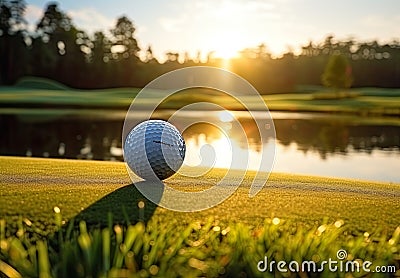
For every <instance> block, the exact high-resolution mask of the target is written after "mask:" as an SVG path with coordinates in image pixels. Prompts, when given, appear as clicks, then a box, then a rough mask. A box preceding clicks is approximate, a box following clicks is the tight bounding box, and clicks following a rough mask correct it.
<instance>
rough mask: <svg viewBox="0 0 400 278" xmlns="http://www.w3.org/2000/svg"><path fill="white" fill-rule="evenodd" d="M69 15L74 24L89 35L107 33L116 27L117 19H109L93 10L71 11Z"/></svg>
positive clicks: (68, 12)
mask: <svg viewBox="0 0 400 278" xmlns="http://www.w3.org/2000/svg"><path fill="white" fill-rule="evenodd" d="M67 15H68V16H70V17H71V18H72V21H73V22H74V24H75V25H76V26H77V27H78V28H79V29H83V30H84V31H86V32H88V33H93V32H96V31H105V32H107V31H108V30H109V29H110V28H112V27H113V26H114V25H115V19H114V18H109V17H107V16H105V15H104V14H102V13H100V12H98V11H97V10H96V9H93V8H82V9H79V10H69V11H67Z"/></svg>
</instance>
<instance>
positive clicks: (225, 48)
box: [212, 32, 239, 60]
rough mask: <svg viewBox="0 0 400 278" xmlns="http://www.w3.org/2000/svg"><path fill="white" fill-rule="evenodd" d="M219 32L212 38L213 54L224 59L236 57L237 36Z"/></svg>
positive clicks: (237, 49)
mask: <svg viewBox="0 0 400 278" xmlns="http://www.w3.org/2000/svg"><path fill="white" fill-rule="evenodd" d="M221 33H222V34H221V35H220V36H218V37H214V39H213V40H212V42H213V49H214V56H215V57H216V58H220V59H225V60H229V59H233V58H236V57H237V56H238V55H239V48H238V42H237V36H236V38H235V37H234V36H233V35H231V34H224V32H221Z"/></svg>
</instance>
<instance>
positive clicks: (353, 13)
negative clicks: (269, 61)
mask: <svg viewBox="0 0 400 278" xmlns="http://www.w3.org/2000/svg"><path fill="white" fill-rule="evenodd" d="M51 2H52V1H44V0H31V1H26V4H27V9H26V13H25V18H26V20H27V21H28V24H29V28H30V29H31V30H32V29H34V26H35V25H36V23H37V22H38V21H39V20H40V18H41V16H42V15H43V11H44V9H45V8H46V6H47V4H48V3H51ZM57 3H58V4H59V5H58V6H59V9H60V10H61V11H63V12H65V13H66V14H67V15H69V16H70V17H71V19H72V22H73V23H74V25H75V26H76V27H77V28H79V29H82V30H84V31H85V32H87V33H88V35H90V36H92V35H93V33H94V32H95V31H103V32H105V33H106V34H108V33H109V30H110V29H111V28H113V27H114V25H115V22H116V20H117V18H118V17H120V16H123V15H125V16H127V17H128V18H129V19H130V20H131V21H132V22H133V24H134V26H135V27H136V32H135V38H136V39H137V40H138V43H139V47H140V48H141V50H142V51H145V50H146V49H147V47H148V46H151V47H152V50H153V53H154V56H155V57H156V58H157V59H158V60H159V61H160V62H163V61H164V60H165V56H166V55H165V54H166V53H167V52H177V53H179V54H182V55H183V54H184V53H188V54H189V56H190V57H192V58H194V57H196V56H197V53H198V52H199V51H200V52H201V57H202V59H205V57H206V56H207V55H208V54H209V53H211V52H214V57H217V58H226V59H228V58H233V57H237V56H238V55H239V52H240V51H241V50H243V49H246V48H255V47H257V46H259V45H260V44H265V45H266V47H267V51H268V52H269V53H271V54H272V56H273V57H279V56H281V55H283V54H284V53H287V52H289V51H290V52H293V53H295V54H298V53H299V52H300V51H301V47H302V46H305V45H307V44H309V42H310V41H312V42H313V43H317V44H318V43H321V42H323V40H324V39H325V38H326V37H327V36H329V35H332V36H333V37H334V38H335V40H339V41H342V40H349V39H354V40H356V41H358V42H359V41H362V42H368V41H374V40H376V41H378V42H379V43H390V42H393V41H396V40H399V39H400V32H399V31H398V29H397V27H396V26H399V25H400V16H399V15H398V14H397V13H396V11H397V10H399V9H400V2H397V1H394V0H385V1H380V2H379V3H367V4H365V3H364V2H362V1H351V2H350V3H348V2H345V1H337V2H334V3H330V5H329V7H328V8H326V7H325V6H324V3H319V2H317V1H313V0H271V1H267V2H266V1H258V0H253V1H242V0H234V1H221V2H218V3H214V2H211V1H208V0H206V1H194V2H191V5H190V4H188V3H186V2H184V1H183V0H175V1H164V0H157V1H154V4H153V7H156V8H152V7H151V6H150V5H149V4H148V3H145V2H139V3H135V6H134V7H132V3H129V1H126V0H120V1H118V2H117V3H115V2H112V3H110V2H107V1H104V0H101V1H97V3H96V5H95V6H93V3H90V2H89V1H86V0H85V1H79V2H75V1H74V2H73V1H57ZM325 5H326V4H325ZM345 5H347V7H348V8H347V9H343V6H345ZM336 18H339V19H336ZM94 21H96V24H93V22H94ZM249 30H250V31H249Z"/></svg>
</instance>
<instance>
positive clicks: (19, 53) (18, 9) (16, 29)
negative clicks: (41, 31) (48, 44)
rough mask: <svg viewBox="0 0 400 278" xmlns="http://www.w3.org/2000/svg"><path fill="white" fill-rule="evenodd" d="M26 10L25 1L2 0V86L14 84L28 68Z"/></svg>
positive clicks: (0, 17) (0, 79) (0, 22)
mask: <svg viewBox="0 0 400 278" xmlns="http://www.w3.org/2000/svg"><path fill="white" fill-rule="evenodd" d="M25 8H26V4H25V1H23V0H12V1H2V0H0V84H12V83H14V82H15V81H16V80H17V79H18V77H20V76H22V75H23V74H24V72H25V70H26V68H27V65H26V63H21V61H26V60H27V59H26V56H27V45H26V42H27V41H29V39H30V38H29V36H28V35H27V32H26V30H25V29H26V21H25V19H24V12H25Z"/></svg>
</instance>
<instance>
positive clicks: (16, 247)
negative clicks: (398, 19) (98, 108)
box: [0, 157, 400, 277]
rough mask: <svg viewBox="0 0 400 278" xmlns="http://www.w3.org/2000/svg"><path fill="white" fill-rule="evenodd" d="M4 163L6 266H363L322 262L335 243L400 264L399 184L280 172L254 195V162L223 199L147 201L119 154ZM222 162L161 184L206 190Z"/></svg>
mask: <svg viewBox="0 0 400 278" xmlns="http://www.w3.org/2000/svg"><path fill="white" fill-rule="evenodd" d="M0 169H1V173H0V175H1V178H0V194H1V195H0V196H1V198H0V200H1V202H0V276H2V277H3V274H4V275H5V276H4V277H150V276H157V277H219V276H222V277H288V276H287V275H286V274H290V273H291V276H290V277H296V276H297V275H299V276H300V277H344V274H345V272H350V275H351V274H352V273H355V272H354V271H355V270H354V269H353V270H341V271H340V272H332V271H331V270H329V269H327V268H322V266H323V265H324V264H323V262H324V261H327V260H330V259H333V260H336V259H339V255H338V254H339V252H341V253H340V254H343V252H344V254H345V256H344V257H341V258H340V262H345V260H344V259H343V258H345V259H346V262H347V261H349V262H351V261H353V260H358V261H359V262H362V261H366V262H371V269H372V271H374V270H375V269H377V267H380V266H384V267H385V269H386V271H387V273H389V274H392V275H398V273H399V265H400V255H399V250H400V243H399V242H400V227H399V223H400V214H399V213H398V212H399V211H400V202H399V198H400V185H399V184H384V183H372V182H361V181H354V180H342V179H333V178H321V177H307V176H296V175H289V174H272V175H271V176H270V178H269V180H268V181H267V183H266V185H265V187H264V189H263V190H262V191H261V192H260V193H259V194H258V195H256V197H254V198H249V197H248V192H249V185H250V184H251V181H252V177H253V175H254V173H248V174H247V176H246V177H245V179H244V180H243V182H242V185H241V187H239V189H238V190H237V191H236V192H235V193H234V194H233V195H232V196H231V197H230V198H229V199H227V200H226V201H224V202H222V203H221V204H219V205H218V206H215V207H213V208H210V209H207V210H203V211H200V212H192V213H183V212H174V211H170V210H167V209H164V208H160V207H158V206H156V205H155V204H152V203H151V202H149V201H148V200H146V199H145V198H144V197H143V196H142V195H141V193H140V192H139V191H138V190H137V189H136V187H135V185H133V184H131V181H130V179H129V176H128V174H127V171H126V168H125V165H124V163H121V162H116V163H113V162H94V161H78V160H57V159H38V158H36V159H33V158H16V157H0ZM224 172H225V171H224V170H212V171H211V172H209V173H207V175H206V176H204V177H201V178H200V179H199V178H188V177H182V176H179V175H176V176H173V177H171V178H170V179H168V180H166V181H165V183H166V184H168V185H170V186H172V187H174V188H176V189H181V190H184V191H198V190H202V189H205V188H209V187H210V186H214V185H215V183H216V182H217V181H218V180H219V179H220V178H221V177H222V176H223V174H224ZM232 178H233V179H236V177H232ZM224 189H226V188H224V187H223V188H222V190H224ZM191 201H195V200H191ZM82 220H83V221H82ZM266 258H268V262H270V261H285V262H286V263H288V262H289V261H292V262H293V261H294V262H297V264H298V265H302V262H304V261H306V262H307V261H308V262H310V261H312V262H313V265H314V267H315V268H310V266H309V265H308V268H303V265H302V268H301V269H300V268H298V269H295V270H293V269H290V273H286V272H282V273H279V272H277V270H276V268H274V267H270V268H269V269H268V270H267V269H266V268H265V269H264V270H263V271H260V268H258V267H259V266H260V264H259V262H260V261H262V262H264V261H263V260H265V259H266ZM342 260H343V261H342ZM264 266H266V265H264ZM317 266H318V267H321V268H319V269H318V270H317V269H316V268H317ZM300 274H301V275H300ZM355 274H356V275H368V274H370V273H367V272H366V271H364V270H361V271H360V272H357V273H355ZM375 274H377V276H373V277H381V276H380V275H379V274H378V273H374V275H375ZM308 275H310V276H308ZM357 277H358V276H357ZM383 277H386V276H385V274H383Z"/></svg>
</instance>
